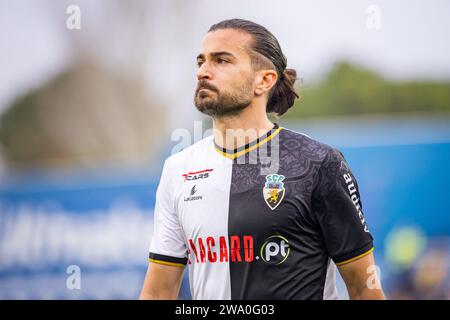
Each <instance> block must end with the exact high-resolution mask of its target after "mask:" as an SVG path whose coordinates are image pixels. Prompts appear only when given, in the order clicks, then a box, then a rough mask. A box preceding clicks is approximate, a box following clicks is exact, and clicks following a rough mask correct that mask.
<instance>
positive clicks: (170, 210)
mask: <svg viewBox="0 0 450 320" xmlns="http://www.w3.org/2000/svg"><path fill="white" fill-rule="evenodd" d="M171 175H172V170H171V169H170V166H169V163H168V161H167V160H166V162H165V163H164V167H163V171H162V174H161V179H160V182H159V185H158V188H157V191H156V204H155V210H154V221H153V223H154V230H153V237H152V240H151V243H150V253H149V261H150V262H155V263H159V264H165V265H172V266H179V267H184V266H186V263H187V261H188V260H187V246H186V243H185V241H184V234H183V229H182V227H181V224H180V221H179V219H178V215H177V213H176V209H175V208H176V206H175V198H174V194H173V190H174V186H173V180H172V177H171Z"/></svg>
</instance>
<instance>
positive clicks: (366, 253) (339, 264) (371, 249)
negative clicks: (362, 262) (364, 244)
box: [336, 247, 374, 266]
mask: <svg viewBox="0 0 450 320" xmlns="http://www.w3.org/2000/svg"><path fill="white" fill-rule="evenodd" d="M373 249H374V247H372V248H370V249H369V250H368V251H366V252H364V253H363V254H360V255H359V256H356V257H354V258H351V259H348V260H345V261H342V262H337V263H336V265H337V266H342V265H344V264H346V263H349V262H352V261H355V260H358V259H360V258H362V257H365V256H367V255H368V254H370V253H371V252H372V251H373Z"/></svg>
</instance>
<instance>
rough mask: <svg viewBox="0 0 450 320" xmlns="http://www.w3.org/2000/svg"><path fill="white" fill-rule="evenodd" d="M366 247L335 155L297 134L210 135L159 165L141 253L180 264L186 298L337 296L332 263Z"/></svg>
mask: <svg viewBox="0 0 450 320" xmlns="http://www.w3.org/2000/svg"><path fill="white" fill-rule="evenodd" d="M372 250H373V239H372V236H371V234H370V232H369V230H368V227H367V223H366V220H365V218H364V215H363V212H362V204H361V199H360V194H359V190H358V184H357V182H356V179H355V177H354V175H353V174H352V172H351V170H350V168H349V166H348V164H347V162H346V160H345V159H344V156H343V155H342V153H341V152H340V151H338V150H337V149H335V148H332V147H330V146H328V145H326V144H324V143H321V142H318V141H316V140H314V139H312V138H310V137H308V136H306V135H304V134H301V133H298V132H294V131H291V130H289V129H286V128H282V127H279V126H278V125H277V124H275V126H274V127H273V128H272V129H271V130H270V131H268V132H267V133H266V134H264V135H262V136H260V137H259V138H258V139H256V140H255V141H253V142H251V143H249V144H247V145H245V146H243V147H241V148H237V149H235V150H227V149H223V148H221V147H219V146H218V145H217V144H216V143H215V141H214V138H213V136H209V137H207V138H205V139H203V140H201V141H199V142H197V143H195V144H193V145H191V146H189V147H188V148H186V149H184V150H182V151H181V152H179V153H177V154H174V155H172V156H170V157H169V158H167V159H166V161H165V163H164V167H163V171H162V175H161V179H160V183H159V186H158V189H157V192H156V204H155V211H154V233H153V237H152V240H151V244H150V253H149V261H151V262H154V263H160V264H166V265H172V266H179V267H185V266H188V270H189V283H190V289H191V294H192V298H193V299H233V300H234V299H239V300H240V299H337V290H336V284H335V279H336V269H337V268H336V265H341V264H345V263H348V262H350V261H353V260H356V259H358V258H360V257H363V256H364V255H367V254H369V253H370V252H372Z"/></svg>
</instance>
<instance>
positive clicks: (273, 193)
mask: <svg viewBox="0 0 450 320" xmlns="http://www.w3.org/2000/svg"><path fill="white" fill-rule="evenodd" d="M284 178H285V177H284V176H283V175H281V174H269V175H267V176H266V183H265V184H264V188H263V195H264V201H266V204H267V205H268V206H269V208H270V209H272V210H275V208H276V207H278V205H279V204H280V203H281V201H282V200H283V198H284V193H285V189H284V183H283V180H284Z"/></svg>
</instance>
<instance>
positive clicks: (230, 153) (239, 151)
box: [214, 123, 282, 159]
mask: <svg viewBox="0 0 450 320" xmlns="http://www.w3.org/2000/svg"><path fill="white" fill-rule="evenodd" d="M281 129H282V128H281V127H280V126H279V125H278V124H277V123H275V124H274V126H273V128H272V129H270V130H269V131H268V132H267V133H266V134H264V135H262V136H261V137H259V138H257V139H256V140H253V141H252V142H250V143H247V144H246V145H245V146H242V147H239V148H236V149H234V150H230V149H226V148H222V147H220V146H219V145H218V144H217V143H216V141H215V140H214V149H215V150H216V151H217V152H219V153H220V154H221V155H223V156H224V157H227V158H229V159H236V158H237V157H239V156H242V155H244V154H246V153H248V152H250V151H252V150H254V149H256V148H258V147H259V146H261V145H263V144H265V143H267V142H268V141H270V140H271V139H272V138H273V137H275V136H276V135H277V134H278V133H279V132H280V131H281Z"/></svg>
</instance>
